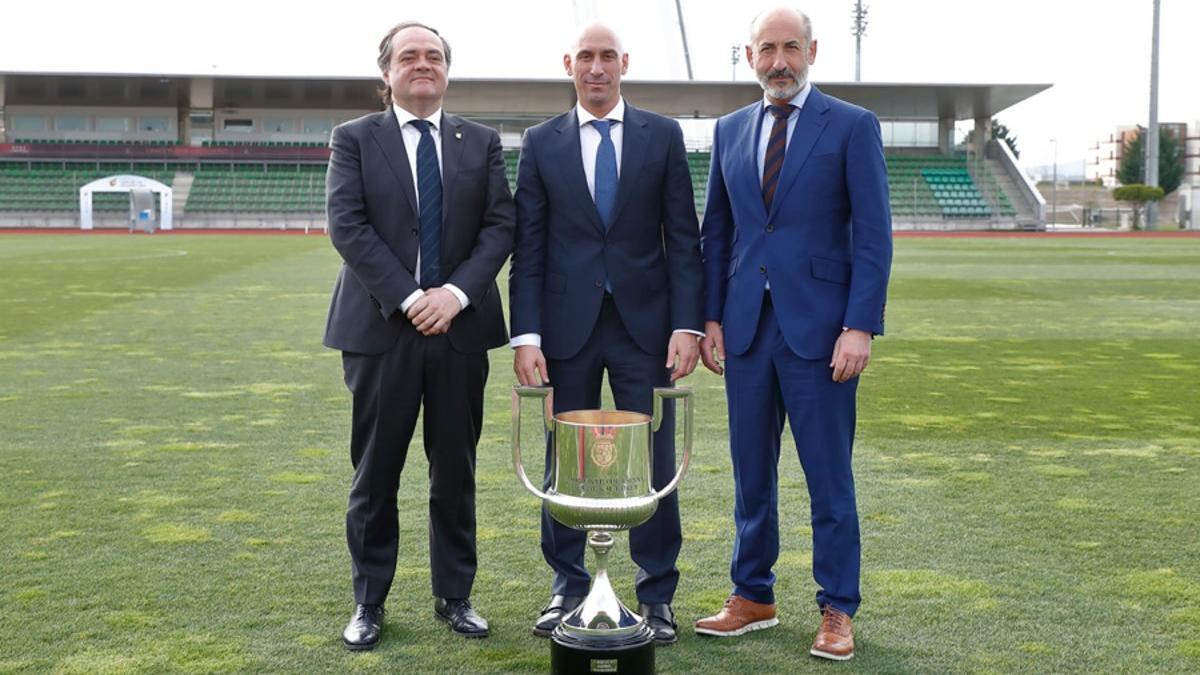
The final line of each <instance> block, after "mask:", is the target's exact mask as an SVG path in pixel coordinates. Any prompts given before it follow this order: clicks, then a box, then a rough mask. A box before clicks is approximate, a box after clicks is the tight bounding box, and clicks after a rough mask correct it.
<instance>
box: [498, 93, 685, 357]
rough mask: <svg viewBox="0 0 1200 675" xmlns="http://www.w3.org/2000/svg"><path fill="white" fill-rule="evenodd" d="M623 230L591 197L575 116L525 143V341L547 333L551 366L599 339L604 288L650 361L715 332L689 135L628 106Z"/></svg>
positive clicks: (518, 310) (519, 289) (519, 303)
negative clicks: (683, 341)
mask: <svg viewBox="0 0 1200 675" xmlns="http://www.w3.org/2000/svg"><path fill="white" fill-rule="evenodd" d="M623 124H624V130H623V139H622V143H621V169H620V183H619V185H618V188H617V200H616V206H615V207H614V213H613V216H612V218H613V221H612V222H611V223H608V224H607V226H606V223H603V222H601V220H600V214H599V212H598V211H597V210H596V205H595V202H594V201H593V200H592V197H591V195H590V193H589V192H588V187H587V179H586V177H585V176H584V172H583V160H582V157H581V153H580V149H579V122H578V117H577V116H576V114H575V111H574V109H572V110H570V111H569V112H566V113H563V114H562V115H559V116H557V117H554V118H552V119H550V120H547V121H546V122H543V123H542V124H539V125H537V126H535V127H532V128H530V129H529V130H528V131H526V132H525V137H524V140H523V141H522V145H521V158H520V161H519V164H518V168H517V194H516V203H517V229H516V245H515V249H514V252H513V258H512V266H511V268H510V271H509V297H510V306H511V312H512V316H511V321H510V329H511V332H512V334H513V335H522V334H525V333H538V334H540V335H541V336H542V351H543V353H544V354H545V355H546V357H547V358H550V359H556V360H562V359H569V358H571V357H572V356H574V355H575V354H577V353H578V352H579V350H580V349H582V348H583V345H584V343H586V342H587V339H588V336H589V335H591V332H592V328H593V327H594V326H595V324H596V319H597V317H599V315H600V306H601V302H602V300H603V297H604V281H605V279H606V276H607V279H608V281H609V284H610V286H611V288H612V296H613V302H614V303H616V307H617V312H618V313H619V314H620V316H621V321H622V322H623V323H624V325H625V328H626V330H628V331H629V334H630V335H631V336H632V337H633V339H634V341H635V342H636V343H637V345H638V346H639V347H640V348H641V349H642V350H644V351H646V352H647V353H649V354H666V351H667V343H668V341H669V340H670V336H671V332H672V331H673V330H678V329H691V330H698V331H699V330H703V311H702V304H703V303H702V297H701V269H700V251H699V247H700V237H699V224H698V222H697V220H696V205H695V201H694V197H693V193H692V182H691V176H690V174H689V171H688V164H687V152H686V150H685V149H684V146H683V132H682V131H681V130H680V128H679V124H678V123H677V122H675V121H674V120H671V119H669V118H666V117H663V116H661V115H656V114H654V113H651V112H648V111H645V110H639V109H637V108H635V107H633V106H631V105H629V104H628V103H627V104H626V106H625V118H624V121H623Z"/></svg>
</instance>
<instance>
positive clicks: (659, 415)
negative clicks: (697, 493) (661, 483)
mask: <svg viewBox="0 0 1200 675" xmlns="http://www.w3.org/2000/svg"><path fill="white" fill-rule="evenodd" d="M667 398H672V399H683V461H682V462H680V464H679V469H678V470H677V471H676V472H675V477H674V478H672V479H671V482H670V483H667V485H666V487H664V488H663V489H662V490H660V491H659V492H658V493H657V497H658V498H659V499H662V498H663V497H666V496H667V495H669V494H671V492H673V491H674V490H675V488H677V487H679V481H681V480H683V474H685V473H687V468H688V464H690V463H691V461H692V390H691V389H690V388H688V387H679V388H676V387H657V388H655V390H654V421H653V422H652V423H651V431H652V432H653V431H658V429H659V427H661V426H662V421H663V410H662V404H663V399H667ZM672 431H674V430H672ZM652 445H653V444H652ZM651 452H653V450H651Z"/></svg>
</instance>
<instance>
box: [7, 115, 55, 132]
mask: <svg viewBox="0 0 1200 675" xmlns="http://www.w3.org/2000/svg"><path fill="white" fill-rule="evenodd" d="M49 122H50V118H49V117H46V116H44V115H13V118H12V131H13V132H18V131H45V130H46V127H47V126H49Z"/></svg>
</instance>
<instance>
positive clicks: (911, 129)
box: [892, 122, 917, 148]
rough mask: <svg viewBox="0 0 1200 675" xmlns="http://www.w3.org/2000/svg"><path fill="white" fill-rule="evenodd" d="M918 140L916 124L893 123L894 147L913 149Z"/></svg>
mask: <svg viewBox="0 0 1200 675" xmlns="http://www.w3.org/2000/svg"><path fill="white" fill-rule="evenodd" d="M916 140H917V125H916V123H915V122H893V123H892V145H895V146H897V147H902V148H903V147H912V146H913V145H915V144H916Z"/></svg>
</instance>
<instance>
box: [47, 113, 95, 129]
mask: <svg viewBox="0 0 1200 675" xmlns="http://www.w3.org/2000/svg"><path fill="white" fill-rule="evenodd" d="M54 130H55V131H87V130H88V118H86V117H83V116H82V115H59V116H57V117H55V118H54Z"/></svg>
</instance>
